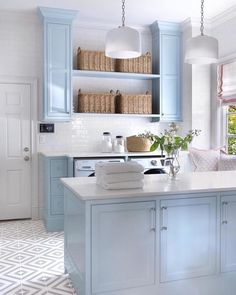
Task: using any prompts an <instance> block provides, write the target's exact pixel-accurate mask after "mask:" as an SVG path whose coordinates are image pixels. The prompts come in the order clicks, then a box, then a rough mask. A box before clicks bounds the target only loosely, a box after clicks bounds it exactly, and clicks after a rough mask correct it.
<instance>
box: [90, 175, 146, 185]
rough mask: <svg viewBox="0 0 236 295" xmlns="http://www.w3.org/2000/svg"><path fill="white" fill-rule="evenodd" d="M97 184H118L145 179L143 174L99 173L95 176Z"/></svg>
mask: <svg viewBox="0 0 236 295" xmlns="http://www.w3.org/2000/svg"><path fill="white" fill-rule="evenodd" d="M95 176H96V178H97V183H102V182H104V183H117V182H127V181H141V180H143V179H144V175H143V173H141V172H126V173H112V174H106V173H101V172H100V173H97V174H95Z"/></svg>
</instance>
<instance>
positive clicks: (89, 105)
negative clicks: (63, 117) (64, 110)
mask: <svg viewBox="0 0 236 295" xmlns="http://www.w3.org/2000/svg"><path fill="white" fill-rule="evenodd" d="M115 98H116V94H115V92H114V91H112V90H111V91H110V93H88V92H87V93H86V92H85V93H82V92H81V89H80V90H79V92H78V99H77V100H76V101H75V102H74V110H75V112H78V113H115Z"/></svg>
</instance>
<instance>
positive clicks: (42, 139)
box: [39, 134, 46, 144]
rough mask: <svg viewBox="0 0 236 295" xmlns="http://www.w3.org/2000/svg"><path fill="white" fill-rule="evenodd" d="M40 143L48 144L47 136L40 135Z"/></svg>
mask: <svg viewBox="0 0 236 295" xmlns="http://www.w3.org/2000/svg"><path fill="white" fill-rule="evenodd" d="M39 143H40V144H44V143H46V136H45V135H42V134H40V135H39Z"/></svg>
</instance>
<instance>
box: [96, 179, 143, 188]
mask: <svg viewBox="0 0 236 295" xmlns="http://www.w3.org/2000/svg"><path fill="white" fill-rule="evenodd" d="M99 185H100V186H101V187H102V188H104V189H131V188H133V189H134V188H142V187H143V185H144V182H143V180H142V181H126V182H116V183H102V184H99Z"/></svg>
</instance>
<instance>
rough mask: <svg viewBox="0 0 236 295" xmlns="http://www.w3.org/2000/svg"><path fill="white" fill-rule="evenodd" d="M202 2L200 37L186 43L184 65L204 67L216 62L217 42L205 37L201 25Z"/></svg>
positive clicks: (202, 16)
mask: <svg viewBox="0 0 236 295" xmlns="http://www.w3.org/2000/svg"><path fill="white" fill-rule="evenodd" d="M203 8H204V0H201V27H200V31H201V35H200V36H197V37H194V38H191V39H189V40H188V41H187V43H186V51H185V59H184V62H185V63H189V64H198V65H204V64H205V65H206V64H212V63H216V62H217V61H218V41H217V39H215V38H213V37H210V36H205V35H204V33H203V31H204V24H203V18H204V15H203Z"/></svg>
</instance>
